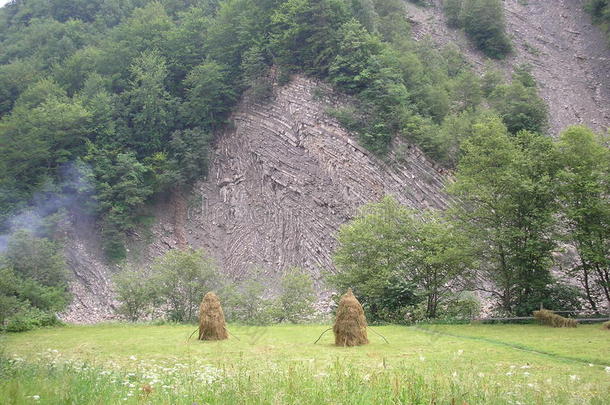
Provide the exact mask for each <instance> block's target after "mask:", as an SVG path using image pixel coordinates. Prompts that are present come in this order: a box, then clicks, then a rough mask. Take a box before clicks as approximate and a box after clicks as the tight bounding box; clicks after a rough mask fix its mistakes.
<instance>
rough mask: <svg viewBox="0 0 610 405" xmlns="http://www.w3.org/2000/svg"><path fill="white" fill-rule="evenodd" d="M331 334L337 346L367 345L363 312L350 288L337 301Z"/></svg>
mask: <svg viewBox="0 0 610 405" xmlns="http://www.w3.org/2000/svg"><path fill="white" fill-rule="evenodd" d="M333 332H334V333H335V344H336V345H337V346H361V345H366V344H368V343H369V339H368V338H367V335H366V318H365V317H364V310H363V309H362V305H360V302H358V300H357V299H356V297H354V293H353V292H352V289H351V288H350V289H349V290H347V293H346V294H345V295H344V296H343V297H341V301H339V307H338V308H337V317H336V319H335V326H333Z"/></svg>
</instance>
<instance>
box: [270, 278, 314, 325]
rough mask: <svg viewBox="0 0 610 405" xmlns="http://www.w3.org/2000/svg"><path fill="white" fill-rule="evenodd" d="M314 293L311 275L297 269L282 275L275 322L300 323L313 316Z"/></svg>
mask: <svg viewBox="0 0 610 405" xmlns="http://www.w3.org/2000/svg"><path fill="white" fill-rule="evenodd" d="M315 301H316V293H315V291H314V288H313V280H312V278H311V275H309V274H307V273H305V272H304V271H303V270H301V269H298V268H292V269H290V270H288V271H287V272H286V274H284V276H283V277H282V282H281V285H280V293H279V296H278V298H277V304H276V305H277V308H276V311H275V312H276V320H277V321H279V322H283V321H288V322H290V323H300V322H303V321H305V320H307V319H308V318H310V317H311V316H312V315H313V314H314V311H315V310H314V307H313V304H314V303H315Z"/></svg>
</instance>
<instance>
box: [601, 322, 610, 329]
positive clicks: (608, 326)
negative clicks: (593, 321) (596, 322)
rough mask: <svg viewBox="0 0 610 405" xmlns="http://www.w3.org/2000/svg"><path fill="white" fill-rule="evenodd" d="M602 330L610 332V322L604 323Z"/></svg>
mask: <svg viewBox="0 0 610 405" xmlns="http://www.w3.org/2000/svg"><path fill="white" fill-rule="evenodd" d="M602 329H606V330H610V321H607V322H604V323H603V324H602Z"/></svg>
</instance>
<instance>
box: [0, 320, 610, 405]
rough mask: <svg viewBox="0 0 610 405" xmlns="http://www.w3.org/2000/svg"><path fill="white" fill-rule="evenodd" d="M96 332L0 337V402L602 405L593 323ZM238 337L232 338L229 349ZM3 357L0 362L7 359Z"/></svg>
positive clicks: (608, 343) (599, 349) (605, 386)
mask: <svg viewBox="0 0 610 405" xmlns="http://www.w3.org/2000/svg"><path fill="white" fill-rule="evenodd" d="M229 329H230V331H231V332H232V334H233V337H232V338H231V339H230V340H228V341H224V342H199V341H196V340H193V339H191V340H188V338H189V335H190V334H191V332H192V331H193V330H194V327H192V326H174V325H162V326H154V325H121V324H111V325H96V326H79V327H77V326H69V327H63V328H55V329H43V330H37V331H33V332H28V333H23V334H9V335H5V336H0V339H1V340H0V344H1V345H2V347H3V352H4V353H3V354H4V358H5V360H3V361H2V362H1V364H0V376H1V377H2V378H1V379H0V403H2V404H5V403H7V404H13V403H15V404H21V403H52V404H107V403H108V404H110V403H128V404H135V403H138V404H140V403H141V404H148V403H155V404H156V403H161V404H175V403H184V404H322V403H331V404H464V403H466V404H476V403H485V404H496V403H497V404H530V403H531V404H561V403H568V404H586V403H591V404H600V405H601V404H608V403H609V398H610V332H608V331H603V330H601V329H600V327H599V325H588V326H580V327H579V328H577V329H553V328H546V327H542V326H538V325H442V326H439V325H427V326H420V327H404V326H383V327H374V328H373V330H375V331H377V332H379V333H381V334H383V335H384V336H385V337H386V338H387V339H388V341H389V344H386V343H385V342H384V341H383V339H382V338H381V337H379V336H378V335H376V334H375V333H373V332H369V338H370V340H371V344H370V345H368V346H364V347H358V348H342V347H335V346H333V345H332V341H333V336H332V332H328V333H327V334H326V335H325V336H324V337H323V338H322V339H321V340H320V342H318V344H316V345H314V344H313V342H314V341H315V340H316V338H317V337H318V336H319V335H320V333H321V332H322V331H324V330H325V329H326V326H321V325H299V326H292V325H277V326H270V327H246V326H230V328H229ZM238 339H239V340H238ZM6 359H9V360H6Z"/></svg>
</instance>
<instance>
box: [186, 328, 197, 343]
mask: <svg viewBox="0 0 610 405" xmlns="http://www.w3.org/2000/svg"><path fill="white" fill-rule="evenodd" d="M198 331H199V328H197V329H195V330H194V331H193V333H191V335H190V336H189V337H188V339H186V342H187V343H188V342H189V340H191V338H192V337H193V335H194V334H195V332H198Z"/></svg>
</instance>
